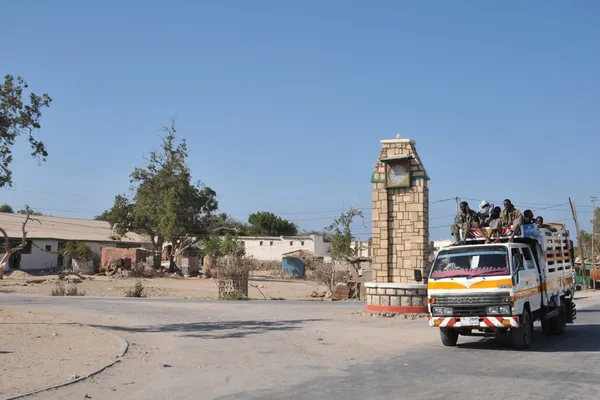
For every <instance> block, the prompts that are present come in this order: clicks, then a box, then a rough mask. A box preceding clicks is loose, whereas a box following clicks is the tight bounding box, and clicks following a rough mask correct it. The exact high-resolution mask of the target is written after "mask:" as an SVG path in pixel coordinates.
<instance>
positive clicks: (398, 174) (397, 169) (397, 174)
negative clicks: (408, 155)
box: [388, 164, 408, 185]
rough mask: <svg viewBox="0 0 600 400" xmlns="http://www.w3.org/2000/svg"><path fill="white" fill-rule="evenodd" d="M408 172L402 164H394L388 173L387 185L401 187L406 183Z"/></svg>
mask: <svg viewBox="0 0 600 400" xmlns="http://www.w3.org/2000/svg"><path fill="white" fill-rule="evenodd" d="M407 175H408V171H407V170H406V167H405V166H404V165H402V164H394V165H392V166H391V167H390V169H389V171H388V179H389V183H390V184H392V185H401V184H403V183H405V182H406V177H407Z"/></svg>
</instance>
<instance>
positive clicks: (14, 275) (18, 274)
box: [4, 269, 34, 279]
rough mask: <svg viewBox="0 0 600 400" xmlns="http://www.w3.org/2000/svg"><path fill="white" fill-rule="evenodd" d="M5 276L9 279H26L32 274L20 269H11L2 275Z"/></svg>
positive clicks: (31, 276)
mask: <svg viewBox="0 0 600 400" xmlns="http://www.w3.org/2000/svg"><path fill="white" fill-rule="evenodd" d="M4 276H5V277H6V278H9V279H28V278H33V277H34V276H33V275H31V274H28V273H27V272H25V271H21V270H18V269H17V270H14V271H11V272H9V273H7V274H6V275H4Z"/></svg>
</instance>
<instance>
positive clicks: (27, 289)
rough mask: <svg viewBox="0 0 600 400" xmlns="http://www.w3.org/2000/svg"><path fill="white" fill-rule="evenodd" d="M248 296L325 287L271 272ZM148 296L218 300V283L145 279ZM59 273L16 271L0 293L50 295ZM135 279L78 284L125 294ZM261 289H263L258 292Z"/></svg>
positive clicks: (299, 296)
mask: <svg viewBox="0 0 600 400" xmlns="http://www.w3.org/2000/svg"><path fill="white" fill-rule="evenodd" d="M251 278H252V280H251V281H250V284H251V285H255V286H257V287H254V286H251V287H250V288H249V293H248V294H249V297H250V298H251V299H263V295H262V294H261V293H260V292H262V293H263V294H264V295H265V297H266V298H267V299H270V298H283V299H285V300H308V299H311V293H312V292H313V291H315V290H318V291H319V292H324V291H325V287H324V286H320V287H319V285H317V284H316V283H314V282H310V281H305V280H297V279H289V280H285V279H279V278H276V277H273V276H272V275H271V274H269V273H268V272H260V273H254V274H253V275H252V276H251ZM141 281H142V283H143V285H144V287H145V289H146V291H145V293H146V296H147V297H156V298H177V299H216V298H217V284H216V281H215V280H214V279H202V278H197V277H195V278H142V279H141ZM57 282H58V278H57V277H56V276H42V277H38V276H32V275H29V274H27V273H25V272H22V271H14V272H12V273H11V274H10V275H7V276H5V278H4V279H3V280H0V292H4V293H23V294H37V295H42V296H48V295H50V294H51V292H52V289H53V288H55V287H56V284H57ZM135 282H136V279H135V278H111V277H107V276H102V275H95V276H90V277H88V279H86V280H84V281H83V282H81V283H77V284H76V286H77V288H78V291H79V292H84V293H85V295H86V296H99V297H124V296H125V291H126V290H127V289H129V288H130V287H132V286H133V285H134V284H135ZM259 290H260V291H259Z"/></svg>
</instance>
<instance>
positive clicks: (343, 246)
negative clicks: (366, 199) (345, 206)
mask: <svg viewBox="0 0 600 400" xmlns="http://www.w3.org/2000/svg"><path fill="white" fill-rule="evenodd" d="M356 218H358V219H360V220H361V221H364V216H363V212H362V211H361V210H359V209H356V208H350V209H349V210H348V211H345V212H343V213H341V214H340V216H339V217H337V218H336V219H335V220H334V221H333V222H332V223H331V225H329V226H328V227H326V228H325V231H327V232H329V234H330V238H331V245H330V248H329V254H330V255H331V259H332V260H333V261H337V262H340V263H342V264H350V265H352V267H353V268H354V269H355V271H356V272H357V273H358V265H359V264H360V262H363V261H368V259H367V258H364V257H360V256H358V249H357V248H355V247H353V246H352V242H353V241H354V240H355V237H354V235H352V225H353V224H354V222H355V219H356Z"/></svg>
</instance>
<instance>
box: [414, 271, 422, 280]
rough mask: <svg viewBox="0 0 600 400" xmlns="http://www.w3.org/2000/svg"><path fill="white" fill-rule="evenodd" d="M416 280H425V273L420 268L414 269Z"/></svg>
mask: <svg viewBox="0 0 600 400" xmlns="http://www.w3.org/2000/svg"><path fill="white" fill-rule="evenodd" d="M413 273H414V277H415V281H417V282H421V281H422V280H423V273H422V272H421V270H420V269H415V270H413Z"/></svg>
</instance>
